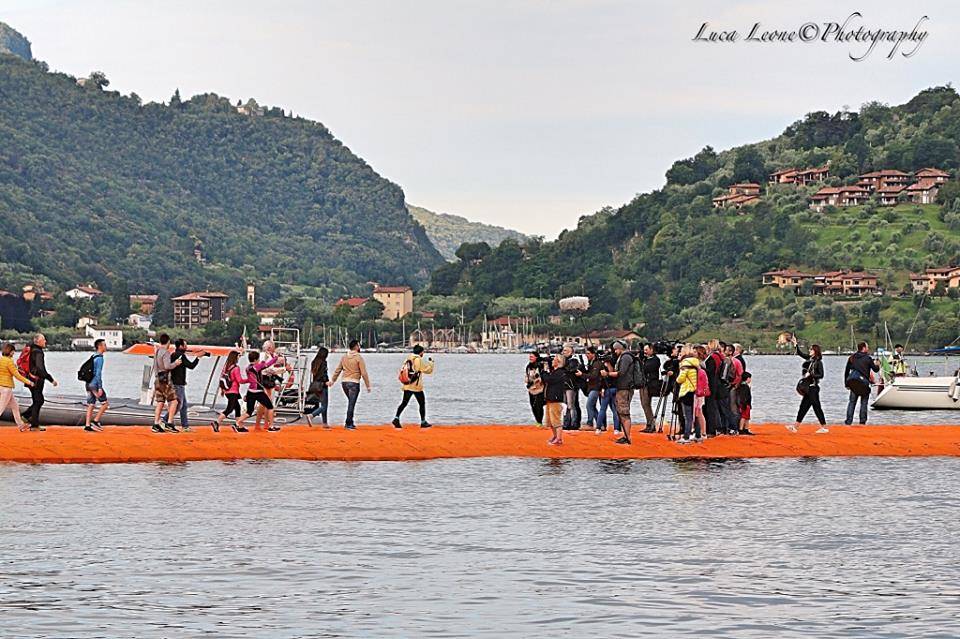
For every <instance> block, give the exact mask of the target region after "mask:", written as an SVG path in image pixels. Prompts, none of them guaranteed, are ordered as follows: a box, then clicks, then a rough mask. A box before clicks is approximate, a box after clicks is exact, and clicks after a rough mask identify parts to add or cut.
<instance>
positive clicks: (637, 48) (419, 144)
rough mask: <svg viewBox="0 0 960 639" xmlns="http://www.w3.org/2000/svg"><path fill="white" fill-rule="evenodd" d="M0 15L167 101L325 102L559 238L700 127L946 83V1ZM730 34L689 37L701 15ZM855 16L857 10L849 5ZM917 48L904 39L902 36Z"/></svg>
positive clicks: (307, 4)
mask: <svg viewBox="0 0 960 639" xmlns="http://www.w3.org/2000/svg"><path fill="white" fill-rule="evenodd" d="M855 10H860V11H861V12H863V14H864V16H863V20H862V21H860V23H863V24H866V25H867V26H870V27H873V28H876V27H882V28H885V29H904V30H910V29H911V28H913V26H914V25H915V23H916V22H917V21H918V20H919V19H920V18H921V17H922V16H923V15H928V16H929V18H930V19H929V22H927V23H926V24H925V25H924V27H923V28H925V29H926V30H928V31H929V36H928V38H927V40H926V42H925V43H924V44H923V45H922V47H921V48H920V50H919V51H918V52H917V53H916V54H915V55H914V56H913V57H912V58H909V59H905V58H903V57H900V56H899V55H898V56H897V57H896V58H894V59H892V60H888V59H887V58H886V54H887V52H888V49H889V46H888V45H882V46H880V47H878V48H877V50H876V51H874V53H873V54H872V55H871V56H869V57H868V58H867V59H865V60H864V61H861V62H853V61H851V60H850V59H849V58H848V53H851V52H853V53H861V52H862V49H863V47H862V46H858V45H846V44H835V43H820V42H818V43H798V44H783V45H781V44H777V45H770V44H758V43H748V42H744V41H742V39H743V38H744V37H745V36H746V33H747V32H748V31H749V28H750V26H751V25H752V24H753V23H754V22H756V21H760V22H761V23H762V25H763V26H764V27H768V28H770V29H774V28H777V29H785V30H790V29H797V28H799V27H800V25H802V24H803V23H804V22H806V21H815V22H818V23H823V22H829V21H840V22H842V21H843V20H845V19H846V18H847V16H848V15H849V14H850V13H851V12H852V11H855ZM0 21H4V22H7V23H9V24H10V25H11V26H13V27H14V28H16V29H17V30H19V31H21V32H22V33H23V34H24V35H25V36H27V37H28V38H29V39H30V40H31V41H32V43H33V52H34V55H35V56H36V57H37V58H40V59H42V60H45V61H46V62H47V63H48V64H49V65H50V67H51V68H53V69H56V70H60V71H65V72H67V73H70V74H73V75H77V76H85V75H87V74H88V73H89V72H90V71H92V70H102V71H104V72H105V73H106V74H107V77H108V78H109V79H110V81H111V89H116V90H119V91H121V92H123V93H129V92H131V91H133V92H136V93H138V94H139V95H140V96H141V97H142V98H144V100H162V101H166V100H167V99H169V97H170V95H171V94H172V93H173V91H174V89H177V88H179V89H180V92H181V94H183V95H184V97H187V96H190V95H194V94H196V93H202V92H207V91H213V92H216V93H219V94H221V95H225V96H228V97H230V98H232V99H237V98H242V99H246V98H249V97H255V98H256V99H257V100H258V101H259V102H260V103H261V104H267V105H271V106H280V107H283V108H285V109H292V110H293V111H294V112H295V113H296V114H298V115H301V116H304V117H308V118H311V119H315V120H319V121H321V122H323V123H324V124H325V125H326V126H327V127H328V128H329V129H330V130H331V131H333V133H334V135H336V136H337V137H338V138H339V139H340V140H342V141H343V142H344V143H345V144H346V145H347V146H348V147H350V148H351V149H352V150H353V151H354V152H355V153H357V154H359V155H360V156H362V157H363V158H364V159H366V160H367V161H368V162H369V163H370V164H371V165H372V166H373V167H374V168H375V169H376V170H377V171H378V172H379V173H380V174H381V175H384V176H385V177H387V178H389V179H390V180H393V181H394V182H397V183H398V184H400V185H401V186H402V187H403V189H404V191H405V192H406V194H407V200H408V201H409V202H411V203H413V204H417V205H420V206H424V207H426V208H429V209H432V210H435V211H442V212H449V213H456V214H459V215H464V216H466V217H469V218H471V219H475V220H481V221H485V222H491V223H495V224H500V225H504V226H509V227H513V228H517V229H519V230H521V231H524V232H528V233H537V234H541V235H545V236H547V237H553V236H555V235H556V234H557V233H559V232H560V230H562V229H563V228H567V227H571V226H574V225H576V222H577V219H578V217H579V216H581V215H584V214H589V213H592V212H595V211H596V210H598V209H600V208H601V207H603V206H605V205H614V206H615V205H618V204H622V203H623V202H626V201H628V200H629V199H630V198H632V197H633V195H634V194H636V193H638V192H643V191H648V190H650V189H653V188H656V187H658V186H660V185H662V184H663V181H664V178H663V174H664V171H665V170H666V169H667V168H668V167H669V166H670V164H671V163H672V162H673V161H674V160H676V159H678V158H681V157H687V156H690V155H692V154H693V153H695V152H696V151H697V150H699V149H700V148H701V147H703V146H704V145H706V144H710V145H713V146H714V147H715V148H717V149H723V148H728V147H731V146H736V145H738V144H742V143H745V142H750V141H754V140H759V139H763V138H767V137H770V136H772V135H776V134H778V133H780V132H781V131H782V130H783V129H784V128H785V127H786V125H788V124H789V123H790V122H792V121H794V120H795V119H797V118H798V117H800V116H802V115H803V114H804V113H806V112H808V111H812V110H817V109H827V110H835V109H838V108H840V107H841V106H843V105H849V106H851V107H854V108H856V107H858V106H859V105H860V104H862V103H863V102H865V101H868V100H880V101H883V102H888V103H891V104H895V103H901V102H904V101H906V100H907V99H909V98H910V97H911V96H912V95H914V94H915V93H916V92H917V91H919V90H920V89H923V88H925V87H928V86H933V85H938V84H944V83H947V82H954V81H955V80H956V79H957V77H956V76H957V71H956V69H957V66H958V65H957V62H956V61H957V60H958V59H960V38H958V33H960V31H958V26H960V24H958V22H960V5H957V4H956V3H953V2H946V1H944V2H924V1H922V0H921V1H918V2H884V3H880V2H870V3H863V2H856V3H850V2H843V1H841V0H832V1H829V2H820V1H807V2H803V3H782V2H777V3H772V2H768V3H761V2H726V3H723V5H722V6H721V5H720V3H717V2H657V3H654V2H640V1H637V0H633V1H631V0H623V1H620V0H594V1H586V0H583V1H580V0H549V1H548V0H502V1H493V0H488V1H485V2H479V1H476V2H475V1H471V0H418V1H406V0H368V1H363V0H343V1H335V2H334V1H317V0H314V1H307V0H304V1H294V0H287V1H285V0H271V1H270V2H264V1H263V0H255V1H248V0H231V1H222V0H202V1H197V0H193V1H181V0H163V1H149V0H129V1H128V0H86V1H78V0H74V1H57V0H4V1H3V3H2V4H0ZM704 21H707V22H709V23H710V25H711V27H714V28H716V29H718V30H719V29H724V30H729V29H736V30H738V31H739V32H740V36H741V41H740V42H737V43H735V44H711V43H703V42H693V37H694V35H695V34H696V33H697V30H698V29H699V28H700V25H701V23H702V22H704ZM856 24H859V23H856ZM911 48H912V47H911Z"/></svg>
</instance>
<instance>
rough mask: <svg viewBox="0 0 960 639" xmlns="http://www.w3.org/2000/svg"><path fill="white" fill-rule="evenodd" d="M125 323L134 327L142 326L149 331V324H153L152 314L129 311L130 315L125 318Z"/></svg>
mask: <svg viewBox="0 0 960 639" xmlns="http://www.w3.org/2000/svg"><path fill="white" fill-rule="evenodd" d="M127 323H128V324H130V326H133V327H135V328H142V329H143V330H145V331H149V330H150V326H151V325H153V315H141V314H140V313H130V317H128V318H127Z"/></svg>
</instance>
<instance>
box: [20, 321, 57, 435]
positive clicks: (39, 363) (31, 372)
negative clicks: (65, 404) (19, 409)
mask: <svg viewBox="0 0 960 639" xmlns="http://www.w3.org/2000/svg"><path fill="white" fill-rule="evenodd" d="M46 346H47V338H46V337H44V336H43V334H42V333H37V335H36V336H34V338H33V344H31V345H29V346H27V347H24V349H23V350H24V351H25V353H26V355H24V353H21V354H20V357H19V358H18V359H17V368H19V369H20V372H21V373H23V374H24V376H25V377H28V378H29V379H30V380H31V381H32V382H33V386H31V387H30V398H31V399H32V400H33V403H32V404H30V407H29V408H28V409H27V410H26V412H25V413H24V414H23V418H24V419H25V420H27V421H29V422H30V430H32V431H42V430H46V429H45V428H43V427H42V426H41V425H40V409H41V408H42V407H43V402H44V398H43V387H44V385H45V384H46V382H50V383H51V384H53V385H54V387H56V386H59V384H58V383H57V380H55V379H54V378H53V375H51V374H50V373H49V372H48V371H47V364H46V360H45V359H44V355H43V349H44V348H46ZM28 349H29V350H28ZM24 360H26V361H24Z"/></svg>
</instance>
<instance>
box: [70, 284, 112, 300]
mask: <svg viewBox="0 0 960 639" xmlns="http://www.w3.org/2000/svg"><path fill="white" fill-rule="evenodd" d="M64 295H66V296H67V297H69V298H70V299H72V300H84V299H91V298H94V297H99V296H101V295H103V291H101V290H100V289H98V288H94V287H93V286H74V287H73V288H71V289H70V290H69V291H67V292H66V293H64Z"/></svg>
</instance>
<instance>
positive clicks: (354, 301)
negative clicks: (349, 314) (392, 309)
mask: <svg viewBox="0 0 960 639" xmlns="http://www.w3.org/2000/svg"><path fill="white" fill-rule="evenodd" d="M369 299H370V298H369V297H341V298H340V299H338V300H337V302H336V304H334V306H349V307H350V308H358V307H360V306H363V305H364V304H366V303H367V301H368V300H369Z"/></svg>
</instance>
